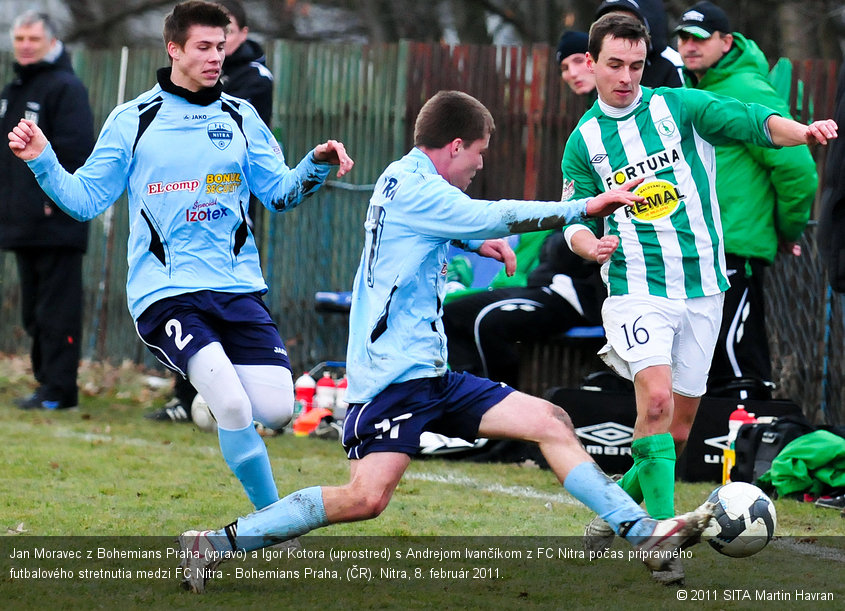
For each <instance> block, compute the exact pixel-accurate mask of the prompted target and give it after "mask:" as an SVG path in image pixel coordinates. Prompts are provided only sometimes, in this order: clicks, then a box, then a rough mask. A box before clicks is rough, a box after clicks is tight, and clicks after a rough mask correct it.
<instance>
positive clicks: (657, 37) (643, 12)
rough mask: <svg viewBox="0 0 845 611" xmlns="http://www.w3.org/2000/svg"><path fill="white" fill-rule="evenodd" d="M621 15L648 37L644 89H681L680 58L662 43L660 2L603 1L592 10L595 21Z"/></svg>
mask: <svg viewBox="0 0 845 611" xmlns="http://www.w3.org/2000/svg"><path fill="white" fill-rule="evenodd" d="M614 12H621V13H627V14H630V15H633V16H634V17H636V18H637V19H639V20H640V21H641V22H642V23H643V25H645V27H646V30H648V33H649V36H650V37H651V43H650V46H649V49H648V55H647V56H646V63H645V68H644V69H643V80H642V83H641V84H642V85H644V86H645V87H652V88H654V87H683V85H684V79H683V74H682V70H683V67H684V66H683V63H682V62H681V56H680V55H679V54H678V52H677V51H675V49H673V48H672V47H670V46H669V45H668V43H667V40H666V32H667V26H666V11H665V10H664V8H663V3H662V2H661V1H660V0H605V1H604V2H602V3H601V4H600V5H599V7H598V8H597V9H596V14H595V19H598V18H599V17H601V16H602V15H606V14H608V13H614Z"/></svg>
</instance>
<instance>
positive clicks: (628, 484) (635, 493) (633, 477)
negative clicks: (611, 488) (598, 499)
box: [617, 461, 643, 504]
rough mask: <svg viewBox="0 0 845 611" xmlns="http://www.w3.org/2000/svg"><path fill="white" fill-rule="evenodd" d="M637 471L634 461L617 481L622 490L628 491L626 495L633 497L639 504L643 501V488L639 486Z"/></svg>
mask: <svg viewBox="0 0 845 611" xmlns="http://www.w3.org/2000/svg"><path fill="white" fill-rule="evenodd" d="M638 471H639V467H638V466H637V463H636V461H635V462H634V464H633V465H632V466H631V468H630V469H628V471H627V472H626V473H625V475H623V476H622V479H620V480H619V481H618V482H617V483H618V484H619V485H620V486H622V490H624V491H625V492H627V493H628V496H630V497H631V498H632V499H634V501H635V502H636V503H637V504H640V503H642V502H643V490H642V488H640V479H639V477H637V472H638Z"/></svg>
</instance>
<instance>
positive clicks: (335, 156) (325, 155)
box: [314, 140, 355, 178]
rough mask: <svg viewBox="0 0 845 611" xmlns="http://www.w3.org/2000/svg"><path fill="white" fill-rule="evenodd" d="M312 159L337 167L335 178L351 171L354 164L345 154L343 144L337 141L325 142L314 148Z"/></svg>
mask: <svg viewBox="0 0 845 611" xmlns="http://www.w3.org/2000/svg"><path fill="white" fill-rule="evenodd" d="M314 159H316V160H317V161H322V162H325V163H330V164H332V165H339V166H340V167H339V168H338V170H337V177H338V178H340V177H341V176H343V175H344V174H346V173H347V172H348V171H349V170H351V169H352V166H353V165H355V162H354V161H352V158H351V157H350V156H349V155H347V154H346V147H345V146H343V142H338V141H337V140H327V141H325V142H323V144H318V145H317V146H316V147H315V148H314Z"/></svg>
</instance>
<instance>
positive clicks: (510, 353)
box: [443, 287, 590, 388]
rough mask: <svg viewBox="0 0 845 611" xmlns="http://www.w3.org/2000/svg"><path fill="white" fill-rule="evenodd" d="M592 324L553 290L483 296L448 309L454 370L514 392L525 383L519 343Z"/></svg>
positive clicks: (518, 290)
mask: <svg viewBox="0 0 845 611" xmlns="http://www.w3.org/2000/svg"><path fill="white" fill-rule="evenodd" d="M588 324H590V323H588V322H587V321H586V320H585V319H584V318H583V317H582V316H581V315H580V314H579V313H578V311H577V310H576V309H575V308H574V307H572V305H571V304H570V303H569V302H568V301H566V299H564V298H563V297H561V296H560V295H558V294H557V293H555V292H554V291H552V290H551V289H549V288H548V287H531V288H528V287H525V288H503V289H494V290H491V291H482V292H479V293H473V294H471V295H466V296H464V297H460V298H458V299H455V300H454V301H450V302H449V303H447V304H446V305H445V306H444V308H443V327H444V330H445V331H446V340H447V342H448V347H449V366H450V367H451V368H452V370H453V371H467V372H469V373H472V374H475V375H478V376H482V377H485V378H489V379H491V380H495V381H497V382H505V383H506V384H509V385H511V386H513V387H514V388H516V385H517V383H518V382H519V353H518V351H517V348H516V345H515V344H516V342H518V341H526V340H534V339H541V338H544V337H549V336H553V335H556V334H558V333H563V332H564V331H566V330H568V329H571V328H572V327H577V326H583V325H588Z"/></svg>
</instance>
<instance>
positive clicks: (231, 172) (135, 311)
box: [28, 85, 331, 319]
mask: <svg viewBox="0 0 845 611" xmlns="http://www.w3.org/2000/svg"><path fill="white" fill-rule="evenodd" d="M28 163H29V166H30V168H31V169H32V171H33V172H34V173H35V176H36V178H37V179H38V182H39V184H40V185H41V187H42V188H43V189H44V191H45V192H46V193H47V195H49V196H50V198H51V199H53V201H55V202H56V203H57V204H58V205H59V206H60V207H61V208H62V209H63V210H65V211H66V212H67V213H68V214H70V215H71V216H72V217H74V218H76V219H79V220H88V219H91V218H93V217H95V216H97V215H98V214H100V213H101V212H103V211H104V210H106V209H107V208H108V207H109V206H111V205H112V204H113V203H114V202H115V200H117V199H118V197H120V195H121V193H123V191H124V190H127V191H128V197H129V225H130V227H129V245H128V255H127V256H128V261H129V272H128V277H127V282H126V293H127V301H128V305H129V310H130V312H131V314H132V318H133V319H137V318H138V316H139V315H140V314H141V313H142V312H143V311H144V310H145V309H146V308H147V307H148V306H149V305H150V304H152V303H154V302H156V301H159V300H161V299H163V298H166V297H170V296H173V295H180V294H183V293H190V292H195V291H199V290H214V291H222V292H233V293H247V292H264V291H266V290H267V286H266V284H265V282H264V279H263V276H262V273H261V268H260V265H259V258H258V250H257V248H256V245H255V240H254V238H253V235H252V231H251V230H250V229H249V227H248V225H247V222H246V218H247V217H246V215H247V208H248V205H249V197H250V191H252V193H254V194H255V195H256V197H258V198H259V199H260V200H261V201H262V202H263V203H264V206H265V207H266V208H268V209H269V210H272V211H285V210H290V209H291V208H293V207H295V206H296V205H298V204H299V203H300V202H301V201H302V200H303V199H304V198H305V197H306V196H307V195H309V194H311V193H313V192H314V191H316V190H317V189H318V188H319V186H320V185H321V184H322V183H323V181H324V180H325V179H326V177H327V176H328V173H329V171H330V168H331V166H329V165H328V164H322V163H317V162H315V161H314V159H313V156H312V153H309V154H308V155H306V156H305V158H304V159H303V160H302V161H301V162H300V163H299V165H297V167H296V168H294V169H293V170H291V169H290V168H288V166H287V165H286V164H285V158H284V154H283V153H282V149H281V147H280V146H279V144H278V143H277V142H276V140H275V138H274V137H273V134H272V133H271V132H270V130H269V129H268V128H267V126H266V125H265V124H264V122H263V121H262V120H261V119H260V117H259V116H258V114H257V113H256V111H255V109H254V108H253V107H252V106H251V105H250V104H249V103H248V102H245V101H244V100H241V99H239V98H234V97H231V96H228V95H226V94H221V96H220V97H219V99H216V100H215V101H213V102H211V103H210V104H208V105H205V106H203V105H198V104H192V103H190V102H188V101H187V100H186V99H185V98H183V97H181V96H179V95H175V94H173V93H169V92H168V91H164V90H162V88H161V86H160V85H156V86H155V87H153V88H152V89H151V90H149V91H147V92H146V93H143V94H141V95H140V96H138V97H137V98H136V99H134V100H132V101H131V102H127V103H125V104H122V105H121V106H118V107H117V108H115V109H114V110H113V111H112V112H111V114H110V115H109V117H108V119H107V120H106V122H105V124H104V126H103V129H102V131H101V133H100V136H99V138H98V140H97V144H96V146H95V148H94V151H93V152H92V153H91V156H90V157H89V158H88V160H87V161H86V162H85V164H84V165H83V166H82V167H81V168H79V169H78V170H77V171H76V172H75V173H74V174H72V175H71V174H69V173H67V172H66V171H65V170H64V169H63V168H62V167H61V166H60V165H59V162H58V160H57V159H56V155H55V153H54V152H53V150H52V148H51V147H48V148H47V149H46V150H45V151H44V152H43V153H42V154H41V155H39V156H38V157H37V158H36V159H34V160H32V161H30V162H28Z"/></svg>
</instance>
